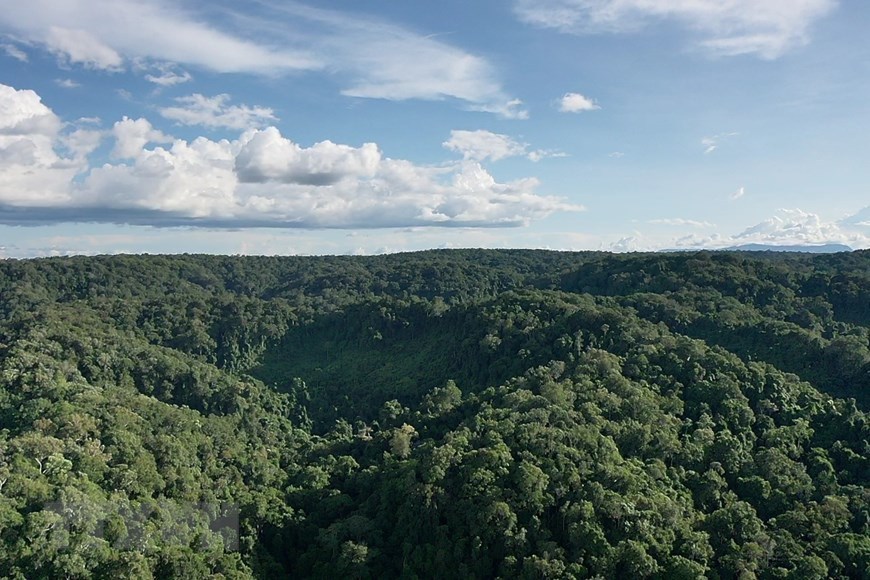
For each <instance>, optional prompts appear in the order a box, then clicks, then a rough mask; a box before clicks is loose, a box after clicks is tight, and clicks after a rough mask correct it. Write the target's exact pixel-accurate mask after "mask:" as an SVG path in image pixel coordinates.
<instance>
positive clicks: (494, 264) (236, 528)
mask: <svg viewBox="0 0 870 580" xmlns="http://www.w3.org/2000/svg"><path fill="white" fill-rule="evenodd" d="M0 296H2V299H0V542H2V546H0V577H11V578H27V579H35V578H91V577H111V578H148V577H154V578H173V577H178V578H189V579H193V578H202V577H209V576H212V577H221V576H222V577H225V578H247V577H251V576H253V577H260V578H279V577H285V576H286V577H316V578H390V577H406V578H415V577H416V578H445V579H446V578H450V579H452V578H471V577H476V578H492V577H503V578H575V577H576V578H585V577H596V576H598V577H612V578H663V579H664V578H668V579H670V578H676V579H681V578H686V579H688V578H702V577H709V578H755V577H758V578H802V579H808V578H819V579H821V578H828V577H831V578H868V577H870V486H868V484H870V445H868V440H870V422H868V415H867V411H868V409H870V351H868V346H870V342H868V333H870V252H855V253H850V254H835V255H824V256H809V255H794V254H789V255H783V254H769V253H765V254H736V253H734V254H729V253H722V254H710V253H697V254H669V255H638V256H614V255H607V254H596V253H588V254H564V253H553V252H536V251H444V252H425V253H419V254H407V255H394V256H381V257H372V258H350V257H347V258H239V257H210V256H175V257H149V256H140V257H126V256H118V257H96V258H68V259H67V258H65V259H48V260H37V261H20V262H17V261H6V262H0ZM236 509H238V515H239V520H238V521H239V524H238V525H235V524H234V523H233V522H234V519H233V517H234V514H235V513H236V512H235V510H236ZM221 518H224V519H221ZM222 522H223V524H226V525H222V524H221V523H222Z"/></svg>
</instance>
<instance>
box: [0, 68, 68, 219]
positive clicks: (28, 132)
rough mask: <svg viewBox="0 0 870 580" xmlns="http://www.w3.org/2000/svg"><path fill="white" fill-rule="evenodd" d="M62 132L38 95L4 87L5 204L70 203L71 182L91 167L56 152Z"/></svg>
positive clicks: (0, 177) (1, 178) (0, 111)
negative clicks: (82, 171)
mask: <svg viewBox="0 0 870 580" xmlns="http://www.w3.org/2000/svg"><path fill="white" fill-rule="evenodd" d="M61 128H62V123H61V121H60V119H59V118H58V117H57V116H56V115H55V114H54V113H53V112H52V111H51V109H49V108H48V107H46V106H45V105H44V104H43V103H42V99H41V98H40V97H39V95H38V94H36V93H35V92H34V91H29V90H22V91H19V90H16V89H14V88H12V87H9V86H6V85H2V84H0V204H28V205H32V206H44V205H47V204H51V203H58V202H65V201H67V200H68V198H69V182H70V180H72V179H73V177H75V175H76V174H77V173H78V172H80V171H81V170H83V169H84V167H85V164H84V162H83V161H82V160H81V159H65V158H63V157H61V156H59V155H58V154H57V153H56V152H55V149H54V146H55V143H56V142H57V141H58V138H59V136H60V132H61Z"/></svg>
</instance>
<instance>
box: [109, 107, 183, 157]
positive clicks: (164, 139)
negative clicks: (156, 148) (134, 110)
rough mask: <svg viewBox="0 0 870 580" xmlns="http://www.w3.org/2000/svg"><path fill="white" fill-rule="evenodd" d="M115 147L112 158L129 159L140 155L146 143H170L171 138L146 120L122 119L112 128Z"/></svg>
mask: <svg viewBox="0 0 870 580" xmlns="http://www.w3.org/2000/svg"><path fill="white" fill-rule="evenodd" d="M112 135H113V136H114V137H115V147H114V149H112V157H115V158H121V159H130V158H133V157H136V156H138V155H139V154H140V152H141V151H142V149H143V148H144V147H145V145H147V144H148V143H171V142H172V137H170V136H168V135H165V134H164V133H162V132H161V131H158V130H157V129H155V128H154V127H152V126H151V123H149V122H148V120H146V119H135V120H133V119H129V118H127V117H124V118H123V119H122V120H120V121H118V122H117V123H115V125H114V126H113V127H112Z"/></svg>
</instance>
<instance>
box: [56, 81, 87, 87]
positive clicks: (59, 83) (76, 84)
mask: <svg viewBox="0 0 870 580" xmlns="http://www.w3.org/2000/svg"><path fill="white" fill-rule="evenodd" d="M54 82H55V84H56V85H57V86H59V87H61V88H64V89H76V88H78V87H80V86H82V85H81V83H79V82H76V81H74V80H72V79H55V81H54Z"/></svg>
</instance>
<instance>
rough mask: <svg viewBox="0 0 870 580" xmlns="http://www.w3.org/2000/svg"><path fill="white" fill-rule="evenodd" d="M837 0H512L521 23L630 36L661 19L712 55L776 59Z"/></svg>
mask: <svg viewBox="0 0 870 580" xmlns="http://www.w3.org/2000/svg"><path fill="white" fill-rule="evenodd" d="M836 6H837V1H836V0H731V1H729V2H723V1H722V0H515V2H514V11H515V13H516V14H517V16H518V17H519V18H520V19H521V20H522V21H524V22H527V23H530V24H533V25H536V26H541V27H545V28H554V29H557V30H559V31H562V32H568V33H575V34H590V33H613V32H631V31H633V30H637V29H640V28H642V27H644V26H646V25H647V24H649V23H653V22H658V21H662V20H669V21H673V22H676V23H678V24H681V25H683V26H684V27H686V28H688V29H689V30H690V31H691V32H692V33H694V34H695V35H696V44H697V45H698V46H699V47H701V48H702V49H704V50H707V51H709V52H711V53H712V54H715V55H721V56H734V55H740V54H754V55H757V56H760V57H761V58H766V59H774V58H777V57H779V56H781V55H782V54H784V53H785V52H787V51H788V50H790V49H792V48H794V47H796V46H800V45H803V44H806V43H807V42H808V39H809V29H810V27H811V25H812V24H813V23H814V22H816V21H817V20H819V19H820V18H822V17H823V16H825V15H826V14H827V13H828V12H830V11H831V10H833V9H834V8H835V7H836Z"/></svg>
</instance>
